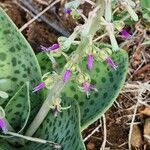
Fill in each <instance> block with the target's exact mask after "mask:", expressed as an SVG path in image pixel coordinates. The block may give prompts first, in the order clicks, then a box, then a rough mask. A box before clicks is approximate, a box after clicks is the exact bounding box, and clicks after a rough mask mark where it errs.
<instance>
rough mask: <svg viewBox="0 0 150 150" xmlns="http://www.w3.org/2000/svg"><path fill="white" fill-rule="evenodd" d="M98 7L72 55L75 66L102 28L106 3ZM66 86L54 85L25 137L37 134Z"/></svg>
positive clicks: (102, 2) (60, 82) (89, 19)
mask: <svg viewBox="0 0 150 150" xmlns="http://www.w3.org/2000/svg"><path fill="white" fill-rule="evenodd" d="M97 6H99V9H97V13H96V12H95V10H94V11H93V12H94V14H95V15H93V17H90V18H88V21H87V23H86V24H85V25H84V26H83V27H84V28H83V32H82V33H85V32H84V31H85V30H86V29H87V27H88V22H92V23H91V24H90V27H89V28H88V33H86V35H87V36H82V39H81V43H80V44H79V46H78V48H77V50H76V51H75V53H73V54H71V55H70V57H71V60H72V61H73V62H74V63H75V64H79V63H80V62H82V59H83V57H82V56H83V55H84V53H85V50H86V49H87V47H88V43H89V38H88V37H91V35H92V36H93V35H94V34H95V32H96V31H97V30H98V29H99V28H100V25H99V26H98V24H99V23H98V22H97V20H100V17H101V16H102V15H103V12H104V10H103V8H104V1H103V0H98V1H97ZM63 74H64V72H62V73H61V76H63ZM66 84H67V82H64V81H63V79H61V80H60V81H59V82H57V83H55V84H54V87H53V88H52V89H51V90H50V91H49V94H48V97H47V98H46V100H45V101H44V102H43V105H42V107H41V108H40V110H39V112H38V114H37V115H36V117H35V118H34V120H33V122H32V123H31V124H30V126H29V128H28V129H27V131H26V134H25V135H27V136H32V135H33V134H34V133H35V132H36V130H37V129H38V128H39V126H40V125H41V123H42V122H43V121H44V119H45V117H46V116H47V114H48V112H49V110H50V107H49V105H51V104H52V100H53V99H54V98H58V97H59V96H60V93H61V91H62V89H63V88H64V87H65V85H66Z"/></svg>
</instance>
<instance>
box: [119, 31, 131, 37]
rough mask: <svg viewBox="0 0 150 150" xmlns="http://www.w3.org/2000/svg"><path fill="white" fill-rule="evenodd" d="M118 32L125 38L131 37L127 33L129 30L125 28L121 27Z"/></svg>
mask: <svg viewBox="0 0 150 150" xmlns="http://www.w3.org/2000/svg"><path fill="white" fill-rule="evenodd" d="M120 33H121V35H122V36H123V37H124V38H126V39H130V38H131V34H129V32H128V31H127V30H125V29H123V30H122V31H121V32H120Z"/></svg>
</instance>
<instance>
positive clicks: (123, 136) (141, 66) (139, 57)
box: [0, 0, 150, 150]
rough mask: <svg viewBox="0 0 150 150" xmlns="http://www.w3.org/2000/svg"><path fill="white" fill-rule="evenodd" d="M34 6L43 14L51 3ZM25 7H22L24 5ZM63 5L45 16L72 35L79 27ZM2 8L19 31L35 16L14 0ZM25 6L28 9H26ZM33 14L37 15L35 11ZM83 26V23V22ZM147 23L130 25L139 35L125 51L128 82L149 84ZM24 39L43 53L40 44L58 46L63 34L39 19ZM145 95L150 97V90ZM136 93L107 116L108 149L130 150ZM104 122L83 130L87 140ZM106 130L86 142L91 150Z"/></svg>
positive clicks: (1, 1) (144, 145) (0, 2)
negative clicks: (58, 40)
mask: <svg viewBox="0 0 150 150" xmlns="http://www.w3.org/2000/svg"><path fill="white" fill-rule="evenodd" d="M32 2H33V3H32V5H33V6H34V7H35V8H36V9H38V10H39V11H41V10H43V9H44V8H45V7H46V4H47V2H48V1H46V0H45V1H44V0H33V1H32ZM21 5H22V4H21ZM63 5H64V2H63V1H62V3H61V4H59V5H56V6H55V7H54V8H52V9H51V10H49V11H47V12H46V13H45V14H44V15H43V16H44V17H45V18H47V19H48V20H49V21H50V22H53V23H55V24H57V25H58V26H59V28H60V30H63V31H64V32H68V33H71V32H72V31H73V29H74V27H75V26H76V25H77V24H78V23H77V22H76V21H74V20H73V19H72V18H71V17H70V16H68V15H66V14H64V13H63ZM0 6H1V7H3V8H4V9H5V10H6V12H7V13H8V15H9V16H10V17H11V19H12V20H13V21H14V22H15V24H16V25H17V26H18V28H21V27H22V26H23V25H24V24H25V23H27V22H28V21H29V20H30V19H31V18H32V15H31V14H29V12H26V11H25V10H24V9H23V8H22V7H20V6H19V5H17V4H16V3H15V2H14V1H12V0H0ZM24 7H25V6H24ZM81 8H82V9H83V12H84V14H85V15H86V16H87V15H88V12H89V11H90V9H91V7H90V6H89V5H84V6H81ZM32 13H33V12H32ZM79 22H80V23H82V22H83V20H80V21H79ZM141 24H143V20H142V19H140V21H139V22H138V23H136V25H135V26H130V27H129V28H130V29H131V31H135V30H136V31H137V33H136V36H135V37H134V38H133V40H132V41H128V42H127V43H126V44H125V45H124V46H123V48H124V49H125V50H126V51H127V52H128V54H129V58H130V60H129V61H130V65H129V73H128V77H127V80H126V82H128V83H137V81H138V82H141V83H144V82H148V81H149V80H150V47H148V46H144V45H142V46H141V43H142V42H143V41H144V40H145V38H144V36H145V37H148V36H149V35H150V30H149V29H148V28H145V29H143V26H144V25H142V27H141ZM23 34H24V36H25V37H26V38H27V40H28V41H29V43H30V44H31V46H32V47H33V49H34V51H35V52H38V51H39V47H40V45H44V46H49V45H51V43H55V42H56V41H57V38H58V37H59V36H60V35H62V34H61V33H60V32H59V31H56V30H54V28H52V27H50V26H49V25H48V24H47V23H45V21H43V19H41V18H40V19H38V20H36V21H35V22H33V23H32V24H31V25H29V26H28V27H27V28H26V29H25V30H24V31H23ZM107 39H108V37H105V38H103V39H102V40H107ZM118 41H120V44H121V43H122V42H124V41H125V39H123V38H121V37H118ZM145 95H147V98H149V97H150V94H149V95H148V91H146V93H145ZM136 96H137V95H136V93H134V92H130V91H129V92H125V93H121V94H120V95H119V97H118V98H117V103H114V105H113V106H112V107H111V108H110V109H109V110H108V111H107V112H106V113H105V117H106V128H107V142H106V148H105V149H106V150H107V149H108V150H127V149H128V136H129V129H130V122H131V119H132V115H133V111H134V108H133V106H134V105H135V104H136V101H137V99H136ZM144 109H145V106H141V107H139V108H138V112H137V114H138V115H137V117H136V120H135V121H136V122H138V125H137V126H138V128H139V132H140V133H137V134H143V132H144V131H143V130H144V122H145V120H146V119H147V118H149V117H150V116H147V115H142V114H141V113H140V112H141V110H144ZM100 123H101V121H100V120H98V121H96V122H95V123H93V124H92V125H91V126H89V127H88V128H87V129H86V130H85V131H83V137H84V138H85V137H86V136H88V135H89V134H90V133H91V132H92V131H93V130H94V129H95V128H96V127H97V126H98V125H99V124H100ZM149 127H150V126H149ZM103 134H104V130H103V127H101V128H100V129H99V131H98V132H96V133H95V134H93V135H92V136H91V137H90V138H89V139H88V140H87V141H86V142H85V144H86V147H87V150H99V149H100V148H101V145H102V142H103V136H104V135H103ZM140 142H141V144H140V146H139V147H135V145H134V144H135V143H134V142H133V143H132V148H133V149H143V150H144V149H147V150H148V149H149V150H150V146H149V143H148V141H146V140H145V139H144V138H143V137H142V139H141V141H140Z"/></svg>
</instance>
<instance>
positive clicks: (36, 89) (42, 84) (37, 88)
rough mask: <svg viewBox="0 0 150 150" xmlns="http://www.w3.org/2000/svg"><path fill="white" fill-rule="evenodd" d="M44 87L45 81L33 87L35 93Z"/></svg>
mask: <svg viewBox="0 0 150 150" xmlns="http://www.w3.org/2000/svg"><path fill="white" fill-rule="evenodd" d="M43 88H45V83H44V82H41V83H40V84H39V85H37V86H36V87H35V88H34V89H33V91H32V92H33V93H34V92H37V91H39V90H41V89H43Z"/></svg>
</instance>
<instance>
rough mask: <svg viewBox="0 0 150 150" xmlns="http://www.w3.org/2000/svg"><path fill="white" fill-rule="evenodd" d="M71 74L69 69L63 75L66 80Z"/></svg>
mask: <svg viewBox="0 0 150 150" xmlns="http://www.w3.org/2000/svg"><path fill="white" fill-rule="evenodd" d="M70 76H71V71H70V70H69V69H67V70H66V71H65V73H64V76H63V80H64V82H66V81H67V80H68V79H69V78H70Z"/></svg>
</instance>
